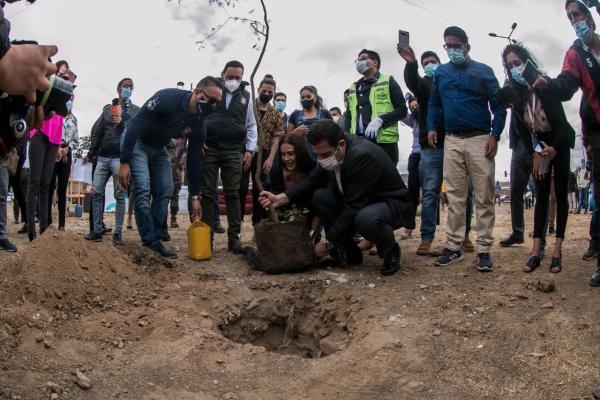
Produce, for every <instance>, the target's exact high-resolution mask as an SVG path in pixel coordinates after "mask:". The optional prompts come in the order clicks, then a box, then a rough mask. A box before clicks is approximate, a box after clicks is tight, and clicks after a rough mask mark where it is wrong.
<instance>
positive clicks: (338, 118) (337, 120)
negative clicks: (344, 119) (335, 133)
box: [331, 115, 340, 124]
mask: <svg viewBox="0 0 600 400" xmlns="http://www.w3.org/2000/svg"><path fill="white" fill-rule="evenodd" d="M331 119H333V122H335V123H336V124H337V123H338V122H340V117H339V116H338V115H336V116H333V117H331Z"/></svg>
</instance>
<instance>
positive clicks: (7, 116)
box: [0, 41, 75, 157]
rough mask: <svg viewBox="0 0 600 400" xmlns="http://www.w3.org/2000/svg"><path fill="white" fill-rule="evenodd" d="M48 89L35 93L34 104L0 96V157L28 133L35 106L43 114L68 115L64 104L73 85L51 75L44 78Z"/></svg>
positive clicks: (15, 97)
mask: <svg viewBox="0 0 600 400" xmlns="http://www.w3.org/2000/svg"><path fill="white" fill-rule="evenodd" d="M23 44H37V42H34V41H18V42H16V41H15V42H13V45H23ZM48 80H49V83H50V87H49V88H48V90H46V91H45V92H38V93H37V95H36V102H35V104H28V103H27V101H26V100H25V97H22V96H7V95H4V96H1V97H0V157H3V156H5V155H6V154H7V153H8V152H9V151H10V149H11V148H13V147H14V146H15V145H16V143H17V141H18V140H19V139H21V138H22V137H23V136H24V135H25V134H27V132H29V126H28V122H29V121H31V119H32V117H33V114H34V110H35V108H36V107H38V106H42V107H43V108H44V112H45V113H49V112H55V113H56V114H58V115H61V116H63V117H66V116H67V115H68V113H69V110H68V109H67V102H68V101H69V100H70V99H71V96H72V95H73V89H74V88H75V86H74V85H73V84H72V83H71V82H70V81H69V80H68V77H60V76H57V75H52V76H50V77H49V78H48Z"/></svg>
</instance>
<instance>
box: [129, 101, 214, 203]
mask: <svg viewBox="0 0 600 400" xmlns="http://www.w3.org/2000/svg"><path fill="white" fill-rule="evenodd" d="M191 97H192V92H190V91H187V90H180V89H163V90H160V91H158V92H156V93H155V94H154V96H152V97H151V98H150V100H148V101H146V103H145V104H144V105H143V106H142V108H141V109H140V111H139V112H138V113H137V115H136V116H135V117H134V118H133V119H132V120H131V121H130V122H129V124H128V125H127V128H126V130H125V134H124V136H125V138H124V139H123V144H122V146H121V162H122V163H125V164H129V163H130V161H131V155H132V152H133V148H134V146H135V144H136V142H137V141H138V140H139V141H141V142H142V143H144V144H145V145H147V146H150V147H154V148H157V149H160V148H161V147H164V146H166V145H167V144H168V143H169V141H170V140H171V139H178V138H182V137H185V138H188V155H187V169H188V178H189V192H190V194H191V195H196V194H199V192H200V183H201V182H200V180H201V176H202V161H203V151H204V150H203V147H204V142H205V141H206V127H205V126H204V115H203V114H200V113H192V112H190V99H191Z"/></svg>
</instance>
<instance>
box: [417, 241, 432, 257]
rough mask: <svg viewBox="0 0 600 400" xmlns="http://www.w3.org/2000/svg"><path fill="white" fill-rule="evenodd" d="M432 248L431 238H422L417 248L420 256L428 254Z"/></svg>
mask: <svg viewBox="0 0 600 400" xmlns="http://www.w3.org/2000/svg"><path fill="white" fill-rule="evenodd" d="M430 250H431V240H422V241H421V244H420V245H419V247H418V248H417V255H418V256H428V255H429V254H430V253H429V252H430Z"/></svg>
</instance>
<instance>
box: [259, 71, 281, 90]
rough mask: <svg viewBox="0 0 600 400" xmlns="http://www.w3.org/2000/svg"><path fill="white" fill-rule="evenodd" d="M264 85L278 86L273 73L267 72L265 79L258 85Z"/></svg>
mask: <svg viewBox="0 0 600 400" xmlns="http://www.w3.org/2000/svg"><path fill="white" fill-rule="evenodd" d="M262 85H271V86H273V87H274V88H276V87H277V82H275V78H273V75H270V74H267V75H265V77H264V78H263V80H262V81H260V85H258V87H259V88H260V87H261V86H262Z"/></svg>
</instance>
